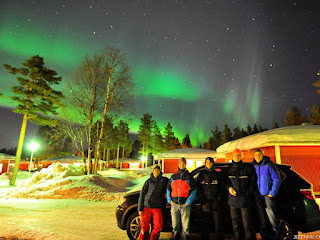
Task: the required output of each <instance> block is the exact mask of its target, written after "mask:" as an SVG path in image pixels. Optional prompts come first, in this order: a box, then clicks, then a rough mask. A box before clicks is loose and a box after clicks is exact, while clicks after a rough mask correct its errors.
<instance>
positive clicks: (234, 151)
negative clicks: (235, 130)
mask: <svg viewBox="0 0 320 240" xmlns="http://www.w3.org/2000/svg"><path fill="white" fill-rule="evenodd" d="M236 153H239V154H240V155H241V151H240V149H239V148H236V149H235V150H233V152H232V155H234V154H236Z"/></svg>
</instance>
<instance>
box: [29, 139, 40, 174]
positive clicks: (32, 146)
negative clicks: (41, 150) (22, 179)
mask: <svg viewBox="0 0 320 240" xmlns="http://www.w3.org/2000/svg"><path fill="white" fill-rule="evenodd" d="M28 147H29V149H30V150H31V158H30V165H29V175H30V171H31V164H32V158H33V151H35V150H37V148H38V147H39V144H38V143H35V142H32V143H29V145H28Z"/></svg>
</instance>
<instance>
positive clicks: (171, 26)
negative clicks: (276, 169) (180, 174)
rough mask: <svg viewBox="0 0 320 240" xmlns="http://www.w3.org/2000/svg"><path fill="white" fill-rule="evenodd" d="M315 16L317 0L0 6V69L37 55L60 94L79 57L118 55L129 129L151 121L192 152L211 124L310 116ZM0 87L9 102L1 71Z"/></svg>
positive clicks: (318, 63) (319, 64)
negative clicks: (128, 85)
mask: <svg viewBox="0 0 320 240" xmlns="http://www.w3.org/2000/svg"><path fill="white" fill-rule="evenodd" d="M319 12H320V2H319V1H317V0H308V1H305V0H299V1H298V0H297V1H293V0H281V1H278V0H264V1H262V0H248V1H242V0H233V1H231V0H217V1H215V0H188V1H187V0H137V1H134V0H109V1H99V0H95V1H94V0H88V1H80V0H78V1H72V0H59V1H55V0H53V1H37V0H34V1H29V0H25V1H22V0H20V1H19V0H2V1H1V3H0V63H1V65H2V64H3V63H6V64H11V65H13V66H20V64H21V62H23V61H25V60H26V59H28V58H29V57H30V56H32V55H36V54H39V55H40V56H42V57H44V60H45V63H46V66H48V67H52V68H53V69H54V70H56V71H57V72H58V73H59V76H62V78H63V80H62V81H63V83H62V85H61V87H60V89H59V90H61V91H67V89H66V83H67V82H68V80H70V78H71V74H72V72H74V71H75V69H76V67H77V66H78V65H79V64H80V62H81V61H82V59H83V56H84V55H85V54H86V53H88V54H89V55H92V54H94V53H95V52H96V51H100V50H101V49H102V48H104V47H105V46H106V45H111V46H114V47H118V48H121V49H122V50H124V51H125V52H126V54H127V59H128V63H129V65H130V66H131V74H132V77H133V79H134V81H135V83H136V86H135V95H136V98H135V107H136V115H135V116H134V119H135V121H133V123H132V124H131V128H132V129H133V130H137V126H136V125H137V121H138V120H139V118H141V117H142V114H143V113H150V114H151V115H152V116H153V119H155V120H156V121H157V122H158V124H159V125H160V126H161V127H162V128H163V127H164V126H165V125H166V123H167V122H168V121H170V122H171V125H172V126H173V128H174V131H175V133H176V134H177V135H178V137H179V138H180V140H181V139H182V138H183V137H184V136H185V134H187V133H189V134H190V136H191V140H192V143H193V144H194V145H199V144H202V143H203V142H204V141H206V140H207V139H208V137H209V136H210V134H211V133H210V130H213V129H214V128H215V126H216V125H217V126H218V127H219V128H220V129H222V128H223V125H224V124H226V123H227V124H228V125H229V126H230V127H231V128H234V127H236V126H237V125H238V126H240V127H245V126H247V125H248V124H250V125H253V124H254V123H257V124H261V125H262V126H263V127H266V128H271V126H272V124H273V122H274V121H277V122H278V123H279V124H280V125H283V118H284V113H285V111H287V110H288V109H289V108H290V107H291V106H292V105H296V106H298V107H299V108H301V109H302V111H303V113H305V114H306V115H308V114H309V108H311V106H312V105H314V104H316V103H318V104H319V99H320V96H319V95H318V94H317V93H316V89H315V88H314V87H313V86H312V83H314V82H316V80H317V76H316V73H317V72H318V70H319V69H320V44H319V43H320V20H319ZM0 84H1V90H0V92H3V93H4V94H5V95H8V94H9V93H10V89H11V87H12V86H13V85H14V84H15V77H14V76H11V75H10V74H9V73H7V72H6V71H5V70H4V69H3V68H0ZM65 93H66V94H67V92H65ZM0 105H1V106H8V107H13V105H12V103H11V102H10V101H9V100H7V99H6V98H1V99H0ZM1 118H2V120H1V127H3V126H4V125H5V122H6V121H7V120H6V119H5V116H4V115H2V116H1ZM0 147H1V145H0Z"/></svg>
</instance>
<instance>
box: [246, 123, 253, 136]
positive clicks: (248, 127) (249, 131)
mask: <svg viewBox="0 0 320 240" xmlns="http://www.w3.org/2000/svg"><path fill="white" fill-rule="evenodd" d="M246 133H247V135H248V136H249V135H251V134H252V128H251V127H250V125H249V124H248V126H247V131H246Z"/></svg>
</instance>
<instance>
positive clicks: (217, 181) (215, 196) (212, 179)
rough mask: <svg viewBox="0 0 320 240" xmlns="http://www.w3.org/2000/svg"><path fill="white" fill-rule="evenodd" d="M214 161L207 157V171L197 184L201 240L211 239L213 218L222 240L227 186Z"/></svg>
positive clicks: (219, 237) (197, 180) (198, 178)
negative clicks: (200, 207)
mask: <svg viewBox="0 0 320 240" xmlns="http://www.w3.org/2000/svg"><path fill="white" fill-rule="evenodd" d="M213 165H214V160H213V158H212V157H207V158H206V160H205V169H204V170H202V171H200V173H199V175H198V177H197V179H196V182H197V189H198V191H197V195H198V198H199V201H200V202H201V206H202V217H201V220H202V224H201V240H207V239H209V238H210V226H211V225H212V221H211V220H212V217H213V220H214V225H215V236H216V239H219V240H222V239H224V238H223V230H222V211H221V209H222V198H223V193H224V192H225V184H224V181H223V176H222V173H221V172H218V171H216V170H215V169H214V167H213Z"/></svg>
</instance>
